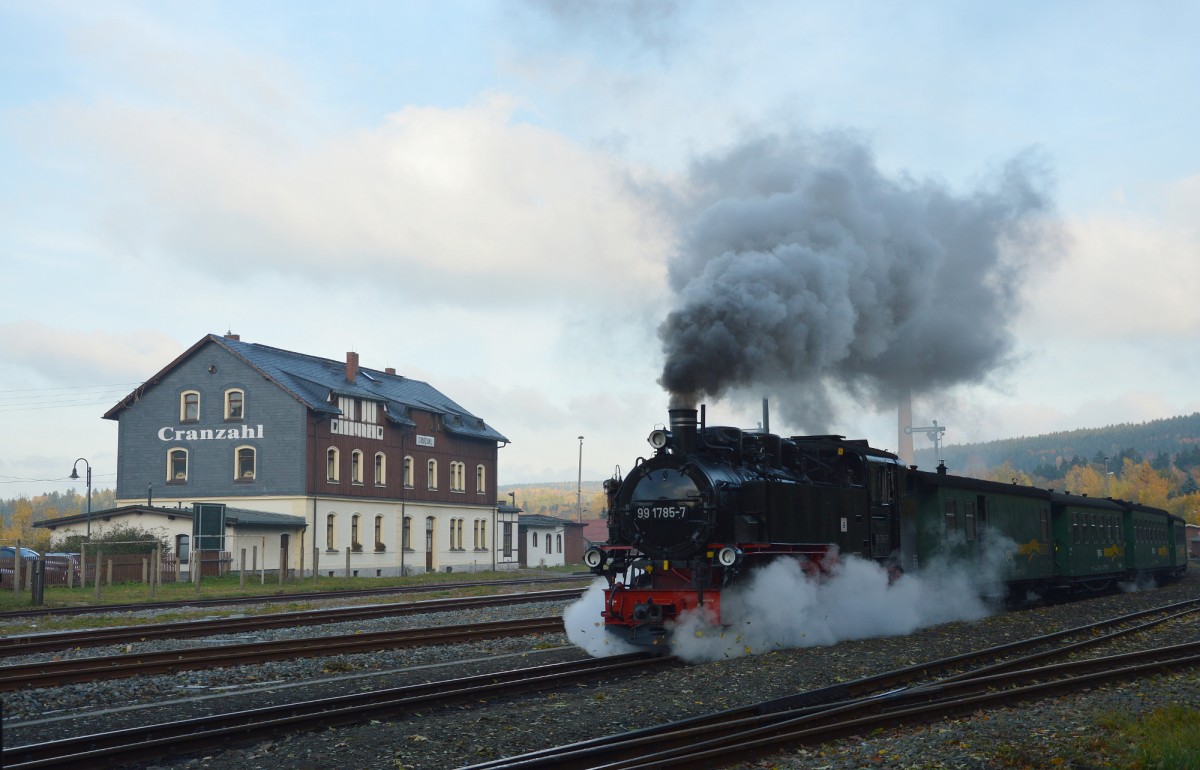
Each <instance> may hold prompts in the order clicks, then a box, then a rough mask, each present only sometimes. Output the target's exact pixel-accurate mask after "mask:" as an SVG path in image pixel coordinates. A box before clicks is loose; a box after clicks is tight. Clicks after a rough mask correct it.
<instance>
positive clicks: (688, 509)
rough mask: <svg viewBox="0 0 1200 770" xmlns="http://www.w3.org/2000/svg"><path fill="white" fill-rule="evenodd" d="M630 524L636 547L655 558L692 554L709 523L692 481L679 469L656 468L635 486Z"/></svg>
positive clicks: (706, 535) (705, 538) (704, 537)
mask: <svg viewBox="0 0 1200 770" xmlns="http://www.w3.org/2000/svg"><path fill="white" fill-rule="evenodd" d="M629 513H630V514H631V516H630V523H631V526H632V528H633V530H634V535H635V538H636V540H637V542H638V544H639V547H640V548H641V550H642V551H643V552H645V553H646V554H647V555H648V556H651V557H653V558H655V559H680V558H686V557H688V556H691V555H692V554H693V553H695V551H696V550H697V549H698V548H699V547H702V546H703V545H704V544H705V543H707V542H708V540H709V537H710V536H711V534H712V525H711V522H710V521H709V520H708V513H707V511H706V510H705V508H704V501H703V499H702V497H701V494H700V489H699V487H698V486H697V484H696V482H695V480H693V479H692V478H691V477H690V476H689V475H688V474H687V473H686V472H684V471H683V470H680V469H678V468H669V467H667V468H655V469H653V470H648V471H646V475H645V476H643V477H642V479H641V480H640V481H639V482H638V484H637V487H635V488H634V491H633V497H632V499H631V500H630V503H629Z"/></svg>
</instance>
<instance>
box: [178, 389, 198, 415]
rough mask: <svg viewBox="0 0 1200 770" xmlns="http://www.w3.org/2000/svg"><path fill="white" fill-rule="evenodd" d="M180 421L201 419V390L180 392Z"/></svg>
mask: <svg viewBox="0 0 1200 770" xmlns="http://www.w3.org/2000/svg"><path fill="white" fill-rule="evenodd" d="M179 421H180V422H199V421H200V392H199V391H196V390H185V391H184V392H183V393H180V394H179Z"/></svg>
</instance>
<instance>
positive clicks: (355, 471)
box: [350, 449, 363, 484]
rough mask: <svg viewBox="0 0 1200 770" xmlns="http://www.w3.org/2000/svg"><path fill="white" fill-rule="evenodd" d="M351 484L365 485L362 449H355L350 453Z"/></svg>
mask: <svg viewBox="0 0 1200 770" xmlns="http://www.w3.org/2000/svg"><path fill="white" fill-rule="evenodd" d="M350 483H351V484H361V483H363V453H362V450H361V449H355V450H354V451H353V452H351V453H350Z"/></svg>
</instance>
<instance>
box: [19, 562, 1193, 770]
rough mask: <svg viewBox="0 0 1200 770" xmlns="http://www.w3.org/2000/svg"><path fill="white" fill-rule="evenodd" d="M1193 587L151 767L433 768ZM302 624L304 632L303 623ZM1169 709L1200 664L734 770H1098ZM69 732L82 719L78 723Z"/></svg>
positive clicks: (412, 677) (368, 666) (551, 647)
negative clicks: (1131, 723) (1148, 718)
mask: <svg viewBox="0 0 1200 770" xmlns="http://www.w3.org/2000/svg"><path fill="white" fill-rule="evenodd" d="M1198 596H1200V576H1198V575H1196V574H1195V572H1194V571H1193V573H1192V574H1189V575H1188V577H1187V578H1185V579H1184V580H1182V581H1180V582H1178V583H1174V584H1172V585H1169V586H1166V587H1163V588H1160V589H1157V590H1153V591H1143V592H1137V593H1128V594H1115V595H1111V596H1104V597H1099V598H1095V599H1090V600H1086V601H1077V602H1072V603H1068V604H1062V605H1057V606H1051V607H1044V608H1038V609H1032V610H1024V611H1020V612H1011V613H1005V614H998V615H992V616H989V617H985V618H983V619H980V620H976V621H971V622H954V623H946V624H942V625H938V626H933V627H929V628H925V629H922V630H919V631H917V632H915V633H913V634H910V635H907V636H895V637H882V638H871V639H860V640H856V641H844V642H841V643H838V644H835V645H831V646H824V647H807V648H802V649H785V650H778V651H775V652H770V653H766V654H761V655H751V656H744V657H733V658H728V659H723V660H718V661H715V662H710V663H699V664H694V665H688V666H679V667H672V668H670V669H668V670H663V671H658V672H656V673H652V674H643V675H641V676H639V677H636V678H629V679H626V680H622V681H620V682H610V683H604V684H599V685H591V686H585V687H572V688H569V689H566V690H563V691H559V692H550V693H543V694H539V695H533V696H527V697H523V698H520V699H514V700H512V701H508V702H489V703H478V704H472V705H470V706H466V707H452V708H448V709H442V710H434V711H432V712H430V713H424V714H420V715H411V716H408V717H404V718H401V719H398V720H395V721H382V722H372V723H370V724H364V725H360V726H355V727H346V728H341V729H334V730H327V731H324V732H320V733H307V734H298V735H293V736H287V737H282V738H279V739H277V740H272V741H266V742H262V743H259V744H255V745H246V746H241V747H234V748H230V749H228V750H222V751H218V750H214V751H213V752H211V753H210V754H209V755H207V756H195V757H179V758H172V759H171V760H170V761H163V762H162V763H161V766H163V767H205V768H218V769H221V770H225V769H228V770H235V769H236V770H250V769H251V768H327V767H330V766H333V767H361V768H374V767H380V768H412V770H426V769H429V770H435V769H436V770H443V769H444V768H453V767H461V766H463V765H469V764H472V763H475V762H481V761H484V760H487V759H492V758H495V757H500V756H512V755H516V754H520V753H523V752H526V751H532V750H534V749H538V748H543V747H547V746H554V745H561V744H566V743H571V742H575V741H579V740H583V739H586V738H589V737H595V736H601V735H607V734H612V733H617V732H624V731H627V730H632V729H636V728H639V727H644V726H648V725H652V724H658V723H661V722H667V721H675V720H679V719H684V718H686V717H689V716H695V715H700V714H706V713H710V712H713V711H718V710H721V709H725V708H731V707H734V706H740V705H744V704H747V703H752V702H756V701H760V700H765V699H768V698H774V697H780V696H784V695H790V694H794V693H797V692H801V691H804V690H809V689H814V688H817V687H823V686H827V685H829V684H833V683H836V682H843V681H849V680H852V679H857V678H860V677H863V676H867V675H870V674H872V673H877V672H879V671H882V670H887V669H894V668H898V667H901V666H906V665H910V664H913V663H918V662H921V661H925V660H930V659H934V658H939V657H945V656H948V655H952V654H958V653H962V652H967V651H971V650H977V649H982V648H986V647H990V646H993V645H995V644H999V643H1002V642H1005V641H1012V640H1016V639H1021V638H1026V637H1030V636H1037V635H1040V634H1044V633H1048V632H1051V631H1054V630H1059V629H1064V628H1070V627H1074V626H1079V625H1083V624H1086V623H1089V622H1094V621H1096V620H1100V619H1104V618H1107V617H1111V616H1114V615H1118V614H1122V613H1126V612H1132V611H1135V610H1138V609H1145V608H1150V607H1157V606H1161V605H1164V604H1167V603H1170V602H1172V601H1178V600H1181V599H1186V598H1196V597H1198ZM561 609H562V607H561V605H560V606H557V607H547V606H545V605H531V606H526V607H504V608H495V609H489V610H470V611H468V612H463V613H441V614H439V616H440V621H434V620H432V618H435V617H439V616H433V615H431V616H428V617H424V618H404V619H402V620H401V619H390V620H388V621H371V622H369V623H360V624H354V625H355V627H356V628H358V629H360V630H363V631H370V630H378V629H379V628H382V627H384V626H376V625H375V624H377V623H385V622H386V623H389V624H390V625H389V626H386V627H402V625H403V626H407V627H412V626H423V625H435V624H437V623H438V622H442V623H444V622H455V623H462V622H478V621H484V620H489V619H500V618H502V617H503V618H508V617H533V616H540V615H547V614H554V612H556V611H561ZM332 632H333V631H328V630H327V631H322V633H332ZM344 632H345V631H344V630H341V631H338V633H344ZM271 633H276V632H271ZM297 633H308V634H311V633H313V631H312V630H311V629H304V630H298V631H297ZM1154 633H1155V635H1154V641H1153V642H1152V643H1146V642H1141V641H1135V640H1130V641H1128V642H1119V643H1118V644H1125V643H1127V644H1129V645H1144V644H1150V645H1151V646H1159V645H1165V644H1173V643H1178V642H1182V641H1191V640H1195V639H1196V638H1197V636H1198V634H1200V622H1198V621H1194V620H1186V619H1184V620H1178V621H1174V622H1172V623H1170V624H1168V625H1167V626H1165V627H1162V628H1161V629H1160V630H1159V631H1156V632H1154ZM583 656H584V654H583V653H582V652H581V651H580V650H578V649H576V648H574V647H572V646H570V645H569V644H568V643H567V641H566V637H565V635H560V634H552V635H546V636H545V637H538V638H528V637H524V638H516V639H509V640H496V641H491V642H480V643H477V644H471V645H453V646H445V647H433V648H420V649H413V650H398V651H395V652H390V653H371V654H364V655H348V656H337V657H335V658H316V659H300V660H294V661H286V662H280V663H270V664H265V665H263V666H258V667H241V668H239V669H218V670H212V671H201V672H188V673H184V674H180V675H177V676H163V677H138V678H135V679H130V680H117V681H113V682H101V683H95V684H91V685H76V686H71V687H63V688H53V689H49V688H48V689H44V690H31V691H25V692H19V693H5V695H4V702H5V742H6V744H8V745H16V743H18V742H21V743H23V742H27V741H30V740H35V739H44V738H45V737H49V736H50V735H53V731H54V730H55V729H57V728H56V726H59V727H61V726H63V725H65V724H66V722H62V721H52V722H48V723H47V722H43V723H41V724H38V725H29V726H24V727H23V726H20V725H19V724H18V723H20V722H25V721H27V720H29V719H31V718H33V717H34V715H35V714H45V713H47V712H51V715H54V714H58V715H66V714H69V713H71V712H72V711H75V710H77V709H79V708H81V707H83V706H88V705H90V708H96V707H97V704H112V705H116V704H121V705H122V706H124V707H131V706H132V705H133V704H137V703H159V704H161V703H162V702H164V701H180V700H184V701H186V702H187V703H189V704H192V705H189V706H186V708H193V709H197V710H200V711H203V710H218V709H220V710H225V709H226V708H227V707H228V706H230V705H232V704H234V703H237V704H239V707H244V704H250V703H256V702H257V703H261V702H278V700H280V699H288V698H291V699H298V698H299V697H303V698H309V697H314V696H315V695H314V693H316V692H318V691H330V692H332V691H351V690H352V689H374V688H377V687H385V686H395V685H397V684H403V683H409V682H413V681H429V680H437V679H444V678H448V677H451V676H465V675H469V674H472V673H477V672H482V671H488V670H499V669H508V668H514V667H518V666H525V665H534V664H536V663H541V662H553V661H557V660H565V659H571V658H578V657H583ZM381 671H386V672H388V673H386V674H381V673H380V672H381ZM313 678H320V679H321V680H322V682H323V683H322V684H321V685H320V686H319V687H316V688H313V687H311V686H307V685H303V686H302V683H306V682H309V681H310V680H312V679H313ZM199 692H203V693H205V694H206V695H207V696H208V697H207V699H206V700H203V701H193V700H190V699H189V698H187V696H188V695H189V694H190V693H199ZM300 693H303V695H302V696H301V695H300ZM1171 704H1183V705H1188V706H1190V707H1192V708H1200V672H1197V671H1194V670H1193V671H1188V672H1185V673H1182V674H1174V675H1164V676H1160V677H1156V678H1154V679H1150V680H1140V681H1134V682H1128V683H1122V684H1120V685H1112V686H1105V687H1101V688H1096V689H1093V690H1089V691H1086V692H1084V693H1080V694H1078V695H1072V696H1065V697H1059V698H1052V699H1044V700H1040V701H1035V702H1030V703H1026V704H1019V705H1015V706H1011V707H1006V708H999V709H991V710H988V711H986V712H979V713H976V714H973V715H972V716H970V717H968V718H962V719H949V720H943V721H940V722H936V723H933V724H929V725H923V726H918V727H911V728H904V729H895V730H891V731H884V732H882V733H878V734H873V735H870V736H864V737H861V738H855V739H847V740H842V741H833V742H830V743H827V744H823V745H819V746H808V747H803V748H798V749H795V750H791V751H786V752H781V753H779V754H777V755H774V756H771V757H766V758H754V759H750V758H747V759H746V761H744V762H742V763H740V764H738V763H735V764H733V765H730V766H732V767H737V768H739V770H742V769H743V768H744V769H746V770H748V769H749V768H778V769H779V770H798V769H800V768H805V769H809V768H812V769H816V768H821V769H828V770H840V769H842V768H860V767H890V768H999V767H1012V766H1017V767H1020V766H1025V767H1046V768H1085V767H1102V766H1104V765H1103V763H1102V762H1101V763H1099V764H1097V762H1099V760H1097V758H1096V757H1094V756H1090V755H1089V754H1088V753H1087V749H1088V747H1089V746H1090V745H1091V742H1092V741H1093V740H1094V739H1095V737H1096V736H1097V732H1098V728H1097V725H1098V723H1099V722H1100V720H1102V719H1103V718H1104V717H1106V716H1110V715H1113V714H1127V715H1128V714H1139V713H1146V712H1148V711H1150V710H1152V709H1154V708H1158V707H1163V706H1167V705H1171ZM183 708H185V707H184V706H183V705H182V704H180V705H173V706H169V707H168V706H162V705H160V706H159V707H158V708H156V709H155V712H154V713H155V714H156V715H157V719H162V718H163V717H164V715H165V714H167V713H170V714H172V715H174V714H175V713H176V712H177V711H179V710H181V709H183ZM139 720H140V723H141V724H145V723H146V720H147V716H146V712H145V711H144V710H134V709H132V708H127V710H125V711H117V712H110V713H107V714H104V715H103V716H100V717H97V718H96V719H95V720H94V725H101V724H102V725H104V727H105V729H113V728H115V727H121V726H126V724H138V723H139ZM72 729H75V730H77V729H79V726H78V725H72Z"/></svg>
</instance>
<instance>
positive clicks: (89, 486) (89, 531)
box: [70, 457, 92, 543]
mask: <svg viewBox="0 0 1200 770" xmlns="http://www.w3.org/2000/svg"><path fill="white" fill-rule="evenodd" d="M80 463H83V465H84V467H85V468H87V493H88V512H87V540H88V542H89V543H90V542H91V541H92V464H91V463H89V462H88V461H87V460H85V459H83V458H82V457H80V458H79V459H78V460H76V461H75V464H74V465H72V466H71V476H70V478H72V479H74V480H76V481H79V464H80Z"/></svg>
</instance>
